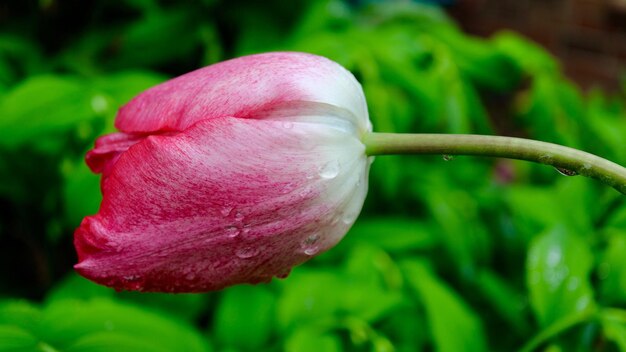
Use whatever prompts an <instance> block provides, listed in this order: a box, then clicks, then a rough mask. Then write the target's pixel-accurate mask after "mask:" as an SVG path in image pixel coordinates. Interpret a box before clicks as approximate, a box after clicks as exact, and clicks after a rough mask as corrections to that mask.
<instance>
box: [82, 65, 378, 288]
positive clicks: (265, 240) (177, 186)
mask: <svg viewBox="0 0 626 352" xmlns="http://www.w3.org/2000/svg"><path fill="white" fill-rule="evenodd" d="M225 67H226V68H227V67H228V66H225ZM226 68H224V67H223V68H222V69H221V70H225V71H227V72H230V70H226ZM238 79H241V77H239V78H238ZM205 83H206V82H205ZM242 84H245V83H244V82H242ZM216 89H217V88H216ZM220 89H222V90H224V89H225V90H228V89H230V88H228V87H224V86H222V87H221V88H220ZM167 91H168V90H167V89H165V90H164V89H160V90H158V92H160V93H163V92H167ZM150 94H156V93H154V92H153V93H150ZM168 94H169V95H168V96H167V97H165V98H166V99H170V98H172V97H173V96H174V95H176V94H177V93H174V92H173V91H171V92H169V93H168ZM251 95H254V94H251ZM184 96H186V95H181V100H185V98H184ZM139 104H140V103H139ZM186 104H189V102H186ZM302 104H303V105H302V107H301V109H300V110H298V106H297V103H292V104H291V105H290V106H289V107H288V108H284V105H283V110H282V111H283V113H282V115H281V114H276V113H274V114H266V115H265V118H264V119H257V118H254V116H251V118H246V119H242V118H234V117H228V118H219V119H218V118H216V119H203V120H198V121H196V122H195V123H194V122H192V120H194V118H187V117H186V116H187V115H185V116H182V117H181V116H177V117H176V118H180V119H182V120H184V121H183V122H181V123H180V124H178V125H177V126H175V127H176V128H183V127H184V126H186V125H188V124H191V125H190V126H189V127H188V128H186V129H184V130H183V131H182V132H179V133H176V134H170V135H152V136H147V137H143V138H142V139H141V140H139V141H135V143H134V144H132V146H130V147H128V148H127V150H126V151H125V152H124V153H122V154H121V155H119V156H118V158H117V161H116V162H114V164H113V165H112V166H111V167H110V170H109V173H108V178H107V179H106V182H103V184H102V187H103V194H104V198H103V202H102V205H101V209H100V211H99V213H98V214H97V215H94V216H90V217H87V218H85V219H84V220H83V222H82V224H81V226H80V227H79V228H78V229H77V231H76V233H75V245H76V248H77V251H78V255H79V263H78V264H77V265H76V269H77V270H78V271H79V272H80V273H81V274H82V275H84V276H85V277H87V278H89V279H91V280H93V281H96V282H98V283H101V284H104V285H107V286H110V287H114V288H116V289H127V290H143V291H166V292H202V291H208V290H217V289H221V288H224V287H226V286H229V285H233V284H237V283H258V282H267V281H269V280H271V278H272V277H274V276H278V277H284V276H286V275H287V274H288V273H289V271H290V270H291V268H292V267H293V266H294V265H298V264H300V263H302V262H304V261H306V260H308V259H310V258H311V257H312V256H313V255H316V254H318V253H321V252H323V251H325V250H327V249H329V248H330V247H332V246H333V245H335V244H336V243H337V242H338V241H339V240H340V239H341V238H342V237H343V235H344V234H345V233H346V232H347V229H348V228H349V227H350V226H351V225H352V223H353V222H354V220H355V219H356V216H357V215H358V213H359V212H360V209H361V207H362V204H363V200H364V198H365V194H366V193H367V173H368V169H369V164H370V161H369V160H368V159H367V157H366V155H365V153H364V146H363V144H362V143H361V142H360V141H359V140H358V138H357V136H356V135H355V134H354V133H353V132H351V131H349V130H347V129H346V128H343V127H341V125H337V118H336V117H333V116H329V115H328V111H329V109H330V110H333V111H335V110H336V107H335V108H332V105H327V104H319V106H318V107H317V108H316V106H315V104H311V103H310V100H307V102H304V103H302ZM131 106H132V105H131ZM182 106H184V105H182ZM329 106H331V107H330V108H329ZM214 108H215V107H213V109H214ZM133 109H134V108H133ZM155 109H156V108H155ZM338 109H339V110H342V109H343V108H342V107H339V108H338ZM148 110H149V111H147V112H142V111H139V110H137V111H135V112H134V113H137V114H140V115H141V116H142V121H143V122H142V123H141V124H138V125H135V124H134V123H133V122H132V121H131V120H130V119H125V120H124V119H123V121H122V122H120V126H123V127H124V128H125V129H126V130H129V129H131V130H133V129H134V130H137V129H140V128H141V126H143V125H144V124H146V121H148V120H149V119H151V118H153V117H154V120H152V122H150V124H152V125H151V128H154V129H163V128H164V126H166V127H167V128H170V127H172V126H173V125H172V123H173V120H170V118H169V117H168V118H164V119H160V118H157V117H155V116H157V115H158V114H156V113H155V111H150V109H148ZM174 110H176V109H174ZM348 110H349V109H348ZM128 111H129V110H126V113H128ZM289 111H291V112H296V111H298V112H299V114H298V117H297V118H294V119H290V120H289V119H286V118H284V117H285V113H286V112H289ZM335 112H337V111H335ZM187 113H190V112H189V111H188V112H187ZM337 113H340V112H337ZM193 114H195V113H192V115H193ZM198 114H200V113H199V112H198ZM347 114H350V112H348V113H347ZM200 115H201V114H200ZM357 116H358V115H357ZM337 126H340V127H339V128H338V127H337ZM116 138H120V140H121V141H123V142H120V143H119V144H116V143H111V144H110V145H120V146H122V147H123V146H125V145H126V144H124V143H126V142H129V143H130V141H131V140H132V141H134V140H133V139H132V138H126V137H120V136H118V137H116ZM108 142H111V141H104V142H103V145H109V143H108ZM103 148H104V147H103ZM120 148H121V147H120ZM97 149H98V147H96V150H97ZM112 149H113V150H116V149H115V148H112ZM102 150H103V151H105V149H102ZM103 154H106V153H104V152H103Z"/></svg>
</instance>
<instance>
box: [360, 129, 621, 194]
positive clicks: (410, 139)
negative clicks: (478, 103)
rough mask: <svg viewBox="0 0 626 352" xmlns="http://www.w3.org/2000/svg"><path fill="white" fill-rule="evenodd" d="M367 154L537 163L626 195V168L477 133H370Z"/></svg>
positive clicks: (573, 151) (571, 152)
mask: <svg viewBox="0 0 626 352" xmlns="http://www.w3.org/2000/svg"><path fill="white" fill-rule="evenodd" d="M362 141H363V143H364V144H365V146H366V149H365V151H366V153H367V155H385V154H441V155H478V156H490V157H499V158H509V159H519V160H528V161H534V162H537V163H541V164H546V165H551V166H554V167H556V168H558V169H560V171H561V172H562V173H563V174H566V175H577V174H580V175H583V176H587V177H591V178H594V179H596V180H599V181H601V182H603V183H606V184H607V185H609V186H612V187H613V188H615V189H616V190H618V191H619V192H621V193H623V194H626V168H624V167H622V166H620V165H618V164H616V163H613V162H611V161H608V160H606V159H603V158H600V157H598V156H595V155H593V154H589V153H586V152H583V151H580V150H577V149H572V148H568V147H564V146H561V145H558V144H553V143H547V142H540V141H535V140H530V139H523V138H514V137H501V136H482V135H473V134H397V133H367V134H365V135H364V136H363V137H362Z"/></svg>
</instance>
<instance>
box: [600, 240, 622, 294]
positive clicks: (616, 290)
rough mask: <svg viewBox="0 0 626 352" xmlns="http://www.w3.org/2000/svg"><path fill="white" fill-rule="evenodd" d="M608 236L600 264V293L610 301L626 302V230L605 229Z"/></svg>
mask: <svg viewBox="0 0 626 352" xmlns="http://www.w3.org/2000/svg"><path fill="white" fill-rule="evenodd" d="M605 231H606V236H607V237H608V243H607V249H606V251H605V252H604V255H603V256H602V260H601V262H600V264H599V265H598V271H599V276H600V279H601V281H600V284H601V285H600V290H599V292H600V294H601V295H602V299H603V300H605V301H607V302H608V303H623V302H626V261H624V253H626V230H623V229H617V228H612V229H608V230H605Z"/></svg>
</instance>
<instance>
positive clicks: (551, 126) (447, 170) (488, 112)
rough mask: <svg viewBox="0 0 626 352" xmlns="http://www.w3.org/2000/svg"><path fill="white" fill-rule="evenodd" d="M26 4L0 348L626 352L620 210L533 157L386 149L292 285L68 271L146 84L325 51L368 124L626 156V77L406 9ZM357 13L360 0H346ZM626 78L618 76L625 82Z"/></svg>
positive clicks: (595, 188) (4, 148) (11, 20)
mask: <svg viewBox="0 0 626 352" xmlns="http://www.w3.org/2000/svg"><path fill="white" fill-rule="evenodd" d="M358 3H360V2H358V1H350V2H347V1H346V2H343V1H338V0H306V1H299V2H296V1H293V2H291V1H289V2H288V1H279V0H272V1H265V2H262V3H260V2H254V1H252V0H249V1H228V2H227V1H219V0H195V1H192V0H189V1H182V2H174V1H165V0H163V1H157V0H124V1H119V2H106V1H78V0H74V1H60V0H46V1H44V0H42V1H39V2H37V1H24V2H13V3H11V2H10V3H8V4H4V5H2V8H1V11H5V13H2V12H0V21H2V22H1V23H2V31H1V34H0V275H1V276H0V351H41V352H50V351H81V352H92V351H211V350H220V351H275V350H286V351H330V352H332V351H344V350H347V351H378V352H383V351H419V350H425V351H431V350H436V351H443V352H447V351H451V352H452V351H488V350H489V351H511V350H515V349H524V350H525V351H532V350H536V349H538V350H546V351H626V261H625V260H624V257H625V256H626V202H625V198H624V197H623V196H621V195H620V194H618V193H617V192H615V191H614V190H613V189H610V188H607V187H604V186H602V185H600V184H598V183H596V182H594V181H592V180H588V179H582V178H578V177H563V176H560V175H558V174H557V173H556V172H555V171H554V170H552V169H550V168H548V167H544V166H540V165H531V164H528V163H523V162H514V161H503V160H485V159H480V158H470V157H457V158H455V159H454V160H451V161H444V160H442V158H441V157H379V158H377V160H376V162H375V163H374V165H373V167H372V172H371V179H370V194H369V196H368V199H367V202H366V206H365V209H364V212H363V214H362V215H361V217H360V219H359V220H358V222H357V224H356V225H355V226H354V228H353V229H352V230H351V231H350V233H349V234H348V235H347V236H346V238H345V239H344V240H343V241H342V242H341V243H340V244H339V245H338V246H337V247H336V248H335V249H333V250H331V251H329V252H327V253H325V254H324V255H321V256H319V257H318V258H316V259H314V260H312V261H311V262H309V263H307V264H305V265H303V266H301V267H299V268H296V269H295V270H294V271H293V273H292V274H291V276H290V277H289V278H287V279H286V280H275V281H274V282H273V283H271V284H269V285H259V286H245V285H244V286H237V287H232V288H229V289H226V290H224V291H222V292H214V293H208V294H202V295H163V294H137V293H128V292H119V293H118V292H114V291H112V290H110V289H107V288H104V287H99V286H97V285H95V284H92V283H90V282H88V281H86V280H85V279H83V278H81V277H79V276H77V275H75V274H74V273H73V272H72V265H73V263H74V262H75V261H76V259H75V254H74V252H73V248H72V232H73V229H74V228H75V227H76V226H77V225H78V224H79V222H80V220H81V218H82V217H83V216H85V215H89V214H93V213H95V212H96V211H97V208H98V204H99V201H100V193H99V180H98V177H97V176H95V175H93V174H91V173H90V172H89V170H88V169H87V167H86V166H85V165H84V162H83V155H84V153H85V152H86V150H88V149H89V148H90V146H91V145H92V142H93V140H94V138H95V137H96V136H98V135H100V134H103V133H107V132H111V131H113V119H114V117H115V113H116V110H117V108H118V107H119V106H121V105H122V104H124V103H125V102H127V101H128V100H129V99H130V98H131V97H133V96H134V95H135V94H137V93H139V92H140V91H142V90H144V89H146V88H148V87H150V86H153V85H155V84H157V83H159V82H162V81H164V80H165V79H167V78H169V77H172V76H175V75H178V74H182V73H184V72H187V71H190V70H192V69H195V68H197V67H200V66H203V65H207V64H211V63H213V62H216V61H219V60H223V59H227V58H230V57H234V56H239V55H244V54H249V53H254V52H263V51H272V50H298V51H306V52H312V53H316V54H321V55H324V56H327V57H329V58H331V59H333V60H335V61H338V62H339V63H341V64H342V65H344V66H346V67H347V68H348V69H350V70H351V71H352V72H353V73H354V74H355V75H356V77H357V78H358V79H359V81H360V82H361V83H362V84H363V87H364V90H365V93H366V95H367V99H368V102H369V108H370V114H371V118H372V121H373V123H374V126H375V129H376V130H377V131H381V132H383V131H386V132H444V133H445V132H449V133H487V134H503V135H517V136H525V137H530V138H535V139H540V140H545V141H553V142H557V143H562V144H566V145H568V146H572V147H578V148H582V149H584V150H587V151H590V152H593V153H597V154H600V155H602V156H604V157H607V158H609V159H611V160H614V161H616V162H618V163H621V164H622V165H624V164H626V148H625V147H624V137H625V136H626V103H625V99H624V96H625V94H626V90H625V91H624V92H621V93H616V94H614V95H607V94H605V93H603V92H601V91H598V90H594V91H591V92H587V93H586V94H583V93H582V92H581V91H580V90H579V89H578V88H577V87H576V86H575V85H574V84H572V83H571V82H569V81H568V80H567V79H566V78H564V76H563V75H562V73H561V71H560V67H559V63H558V62H557V61H556V60H555V59H554V58H553V57H551V56H550V55H549V54H548V53H547V52H546V51H545V50H543V49H541V48H540V47H538V46H537V45H535V44H533V43H532V42H530V41H528V40H527V39H524V38H522V37H521V36H519V35H517V34H515V33H511V32H502V33H499V34H497V35H495V36H494V37H493V38H490V39H488V40H485V39H480V38H475V37H471V36H468V35H466V34H464V33H462V32H461V31H460V30H459V29H458V28H457V26H456V25H455V24H454V22H453V21H451V20H450V19H449V18H448V17H447V16H446V15H445V13H444V12H443V11H442V10H441V9H440V8H437V7H434V6H427V5H423V4H419V3H411V2H400V1H398V2H379V3H375V4H370V5H363V6H361V5H358ZM355 4H357V5H355ZM624 86H625V89H626V85H624Z"/></svg>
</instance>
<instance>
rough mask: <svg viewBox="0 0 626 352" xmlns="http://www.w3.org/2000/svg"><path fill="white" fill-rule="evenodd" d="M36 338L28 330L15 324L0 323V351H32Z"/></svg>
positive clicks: (36, 349) (35, 347) (35, 348)
mask: <svg viewBox="0 0 626 352" xmlns="http://www.w3.org/2000/svg"><path fill="white" fill-rule="evenodd" d="M37 344H38V340H37V338H36V337H35V336H33V335H32V334H31V333H29V332H28V331H26V330H24V329H22V328H19V327H17V326H10V325H1V324H0V352H33V351H42V350H40V349H38V348H37Z"/></svg>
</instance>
